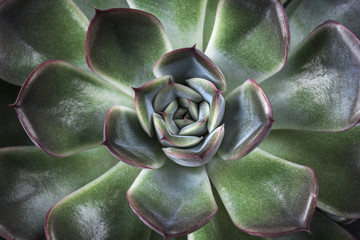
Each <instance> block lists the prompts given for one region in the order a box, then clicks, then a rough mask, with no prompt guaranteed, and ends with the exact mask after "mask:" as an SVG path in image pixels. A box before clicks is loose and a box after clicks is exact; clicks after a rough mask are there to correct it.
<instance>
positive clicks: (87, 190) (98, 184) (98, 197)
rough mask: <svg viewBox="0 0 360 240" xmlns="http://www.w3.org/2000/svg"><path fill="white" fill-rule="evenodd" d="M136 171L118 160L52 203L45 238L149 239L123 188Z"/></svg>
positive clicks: (53, 239) (130, 180)
mask: <svg viewBox="0 0 360 240" xmlns="http://www.w3.org/2000/svg"><path fill="white" fill-rule="evenodd" d="M138 174H139V170H138V169H136V168H134V167H131V166H127V165H126V164H124V163H118V164H117V165H116V166H115V167H113V168H112V169H111V170H109V171H108V172H107V173H105V174H104V175H102V176H101V177H99V178H98V179H96V180H95V181H93V182H91V183H89V184H88V185H86V186H84V187H83V188H81V189H79V190H78V191H76V192H74V193H72V194H71V195H69V196H67V197H66V198H64V199H63V200H61V201H60V202H58V203H57V204H55V205H54V206H53V207H52V208H51V210H50V211H49V213H48V216H47V218H46V222H45V232H46V237H47V239H52V240H55V239H127V240H133V239H139V240H140V239H144V240H147V239H149V236H150V229H149V228H147V227H146V226H145V225H144V224H143V223H142V222H141V221H140V220H139V219H138V218H137V217H136V215H135V214H134V213H133V212H132V211H131V209H130V207H129V205H128V204H127V201H126V194H125V193H126V190H127V189H128V187H129V186H130V185H131V184H132V182H133V181H134V179H135V178H136V176H137V175H138Z"/></svg>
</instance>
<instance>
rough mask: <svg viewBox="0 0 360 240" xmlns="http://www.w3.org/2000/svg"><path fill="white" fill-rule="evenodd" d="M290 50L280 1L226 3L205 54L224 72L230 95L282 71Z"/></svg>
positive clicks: (221, 6)
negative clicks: (245, 82)
mask: <svg viewBox="0 0 360 240" xmlns="http://www.w3.org/2000/svg"><path fill="white" fill-rule="evenodd" d="M288 48H289V29H288V25H287V19H286V16H285V13H284V9H283V6H282V4H281V2H280V0H250V1H236V0H223V1H220V2H219V5H218V9H217V13H216V20H215V24H214V30H213V32H212V35H211V38H210V41H209V45H208V47H207V49H206V51H205V53H206V55H207V56H209V57H210V58H211V59H212V60H213V61H214V62H215V63H216V64H217V65H218V66H219V67H220V69H221V70H222V71H223V73H224V75H225V78H226V83H227V85H228V89H229V92H231V91H232V90H233V89H235V88H236V87H238V86H239V85H240V84H242V83H243V82H244V81H245V80H246V79H248V78H254V79H255V80H256V81H258V82H260V81H262V80H263V79H266V78H267V77H269V76H271V75H272V74H274V73H275V72H277V71H279V70H280V69H281V68H282V66H283V64H284V63H285V60H286V57H287V53H288ZM221 90H222V89H221Z"/></svg>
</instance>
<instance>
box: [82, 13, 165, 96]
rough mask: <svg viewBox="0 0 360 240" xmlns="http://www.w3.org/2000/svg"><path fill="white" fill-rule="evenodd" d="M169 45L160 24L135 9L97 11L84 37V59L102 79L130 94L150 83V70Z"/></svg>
mask: <svg viewBox="0 0 360 240" xmlns="http://www.w3.org/2000/svg"><path fill="white" fill-rule="evenodd" d="M170 50H171V45H170V43H169V41H168V39H167V37H166V35H165V31H164V29H163V27H162V25H161V23H160V21H159V20H158V19H157V18H156V17H154V16H153V15H151V14H149V13H146V12H143V11H139V10H134V9H124V8H117V9H109V10H105V11H101V10H96V15H95V17H94V18H93V19H92V20H91V23H90V26H89V30H88V32H87V36H86V60H87V63H88V65H89V67H90V68H91V69H92V70H93V71H94V72H95V73H96V74H98V75H99V76H101V77H102V78H104V79H106V80H108V81H110V82H113V83H115V84H117V85H119V86H121V88H122V89H123V91H125V92H126V93H128V94H129V95H132V96H133V95H134V93H133V90H132V89H131V87H140V86H141V85H143V84H145V83H147V82H148V81H150V80H152V79H153V78H154V77H153V74H152V67H153V65H154V64H155V62H156V61H157V60H158V59H159V58H160V57H161V56H162V55H163V54H165V53H166V52H168V51H170Z"/></svg>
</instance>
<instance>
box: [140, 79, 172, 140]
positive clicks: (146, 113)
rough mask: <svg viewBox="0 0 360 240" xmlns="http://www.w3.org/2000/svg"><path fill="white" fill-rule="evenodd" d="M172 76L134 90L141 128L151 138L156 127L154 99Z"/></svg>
mask: <svg viewBox="0 0 360 240" xmlns="http://www.w3.org/2000/svg"><path fill="white" fill-rule="evenodd" d="M169 78H171V77H170V76H164V77H160V78H157V79H154V80H152V81H150V82H148V83H146V84H144V85H143V86H141V87H139V88H133V89H134V91H135V109H136V113H137V115H138V118H139V121H140V124H141V126H142V127H143V129H144V131H145V132H146V133H147V134H148V135H149V136H150V137H152V136H154V125H153V121H152V114H153V113H154V106H153V103H154V99H155V97H156V96H157V94H158V92H159V91H160V89H162V87H163V86H165V85H166V83H167V82H168V81H169Z"/></svg>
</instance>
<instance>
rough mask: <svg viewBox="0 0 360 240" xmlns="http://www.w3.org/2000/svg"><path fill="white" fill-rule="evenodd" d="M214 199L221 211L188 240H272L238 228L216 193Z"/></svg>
mask: <svg viewBox="0 0 360 240" xmlns="http://www.w3.org/2000/svg"><path fill="white" fill-rule="evenodd" d="M214 197H215V200H216V202H217V203H218V206H219V211H218V212H217V214H216V215H215V216H214V217H212V218H211V220H210V221H209V222H208V224H206V225H205V226H203V227H202V228H200V229H199V230H197V231H195V232H193V233H190V234H189V235H188V240H220V239H221V240H270V238H260V237H255V236H251V235H249V234H246V233H245V232H243V231H241V230H239V229H238V228H236V227H235V225H234V224H233V222H232V221H231V218H230V217H229V215H228V214H227V212H226V209H225V207H224V204H223V203H222V201H221V199H220V197H219V194H218V193H217V192H216V191H214Z"/></svg>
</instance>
